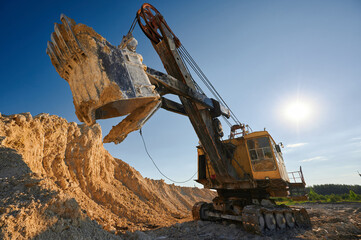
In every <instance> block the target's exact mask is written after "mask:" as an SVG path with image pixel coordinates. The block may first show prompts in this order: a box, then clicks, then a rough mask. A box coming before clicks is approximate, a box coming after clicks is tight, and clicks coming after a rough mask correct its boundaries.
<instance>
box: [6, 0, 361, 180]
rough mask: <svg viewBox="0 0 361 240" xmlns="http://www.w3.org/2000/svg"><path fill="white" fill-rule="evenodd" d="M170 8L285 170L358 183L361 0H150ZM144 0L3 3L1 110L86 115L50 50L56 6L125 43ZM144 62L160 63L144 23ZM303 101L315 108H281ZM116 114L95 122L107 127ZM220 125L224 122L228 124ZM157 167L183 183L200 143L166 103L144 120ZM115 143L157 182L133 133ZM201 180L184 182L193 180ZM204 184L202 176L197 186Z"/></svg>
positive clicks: (113, 148) (180, 32)
mask: <svg viewBox="0 0 361 240" xmlns="http://www.w3.org/2000/svg"><path fill="white" fill-rule="evenodd" d="M149 2H150V3H151V4H153V5H154V6H155V7H156V8H157V9H158V10H159V11H160V12H161V13H162V14H163V16H164V17H165V19H166V20H167V22H168V24H169V26H170V27H171V28H172V29H173V32H174V33H175V34H176V35H177V36H178V37H179V39H180V40H181V42H182V43H183V45H184V46H185V47H186V48H187V50H188V51H189V52H190V53H191V55H192V56H193V58H194V59H195V60H196V62H197V63H198V65H199V66H200V67H201V68H202V70H203V71H204V72H205V73H206V75H207V76H208V78H209V79H210V80H211V81H212V83H213V85H214V86H215V87H216V89H217V90H218V91H219V93H220V94H221V95H222V97H223V98H224V99H225V100H226V102H227V103H228V105H229V106H230V107H231V109H232V110H233V111H234V112H235V114H236V115H237V117H238V119H240V121H241V122H245V123H247V124H249V125H250V126H251V127H252V129H253V130H255V131H257V130H263V128H266V129H267V130H268V131H269V132H270V133H271V135H272V136H273V138H274V139H275V140H276V141H277V142H283V144H284V146H285V148H284V149H283V152H284V158H285V161H286V166H287V169H288V170H289V171H292V170H296V169H298V167H299V166H300V165H302V167H303V170H304V174H305V178H306V182H307V183H308V184H309V185H312V184H322V183H340V184H360V183H361V178H360V177H359V176H358V174H357V170H359V171H361V121H360V119H361V107H360V104H361V94H360V91H361V67H360V66H361V44H360V43H361V2H360V1H349V0H346V1H341V0H340V1H317V0H316V1H278V0H275V1H188V0H184V1H182V2H180V1H149ZM142 3H143V2H141V1H104V2H101V3H100V2H99V1H61V2H59V1H13V2H10V1H7V2H5V1H3V2H1V3H0V18H1V21H0V25H1V30H2V37H1V38H0V43H1V44H0V46H1V57H0V73H1V88H0V89H1V92H0V112H1V113H2V114H13V113H20V112H31V113H32V114H33V115H36V114H38V113H41V112H47V113H50V114H56V115H59V116H61V117H64V118H66V119H67V120H68V121H75V122H79V121H78V119H77V118H76V116H75V114H74V106H73V103H72V95H71V92H70V88H69V86H68V84H67V82H66V81H65V80H63V79H61V78H60V77H59V75H58V74H57V73H56V71H55V69H54V67H53V66H52V65H51V62H50V59H49V57H48V56H47V55H46V53H45V49H46V43H47V41H48V40H49V39H50V34H51V32H52V31H53V23H54V22H60V19H59V18H60V14H61V13H64V14H66V15H67V16H69V17H71V18H73V19H75V21H76V22H79V23H84V24H86V25H88V26H91V27H93V28H94V29H95V31H97V32H98V33H99V34H101V35H102V36H104V37H105V38H106V39H107V40H108V41H109V42H110V43H112V44H113V45H118V44H119V42H120V41H121V38H122V36H123V35H125V34H126V33H127V31H128V29H129V27H130V25H131V23H132V21H133V19H134V17H135V13H136V11H137V10H138V9H139V7H140V6H141V4H142ZM134 36H135V37H136V38H137V40H138V42H139V45H138V49H137V52H138V53H140V54H142V55H143V58H144V64H146V65H148V66H149V67H152V68H154V69H158V70H160V71H164V69H163V66H162V64H161V62H160V60H159V58H158V56H157V54H156V53H155V51H154V49H153V48H152V46H151V44H150V42H149V40H148V39H147V38H146V37H145V36H144V35H143V33H142V32H141V30H140V28H139V27H138V26H137V27H136V28H135V30H134ZM295 101H299V102H301V103H304V104H305V106H307V108H308V109H309V116H308V117H306V118H305V119H304V120H302V121H301V120H300V121H298V122H295V121H292V119H290V118H289V117H287V116H286V115H285V114H284V112H285V110H286V109H287V107H288V105H289V104H291V103H293V102H295ZM118 122H119V119H110V120H102V121H99V123H100V125H101V126H102V129H103V133H107V132H109V130H110V129H111V126H112V125H115V124H117V123H118ZM224 129H225V133H226V134H227V135H228V133H229V129H228V127H227V125H224ZM143 133H144V137H145V140H146V142H147V145H148V148H149V151H150V153H151V155H152V156H153V158H154V160H155V161H156V162H157V163H158V165H159V167H160V169H161V170H162V171H163V172H164V173H166V174H167V175H168V176H169V177H171V178H173V179H175V180H178V181H182V180H184V179H188V178H189V177H191V176H192V175H193V174H194V173H195V172H196V165H197V163H196V148H195V146H196V145H197V143H198V139H197V137H196V134H195V133H194V131H193V128H192V126H191V124H190V123H189V120H188V119H187V118H185V117H183V116H179V115H176V114H173V113H170V112H166V111H165V110H162V109H161V110H159V111H158V112H157V113H156V114H155V115H154V116H153V117H152V118H151V119H150V120H149V121H148V122H147V123H146V125H145V126H144V127H143ZM105 147H106V148H107V149H108V150H109V152H110V153H111V154H112V155H113V156H114V157H117V158H120V159H122V160H124V161H125V162H127V163H129V164H130V165H131V166H133V167H135V168H136V169H137V170H138V171H140V172H141V174H142V175H143V176H145V177H149V178H153V179H160V178H162V176H161V175H160V174H159V173H158V172H157V170H156V169H155V167H154V166H153V165H152V163H151V161H150V160H149V158H148V157H147V155H146V153H145V151H144V148H143V145H142V141H141V138H140V136H139V133H138V132H134V133H131V134H130V135H129V136H128V138H127V139H126V140H125V141H124V142H123V143H121V144H119V145H114V144H105ZM194 184H195V183H194V182H192V181H191V182H188V183H187V184H185V185H188V186H193V185H194ZM198 186H199V185H198Z"/></svg>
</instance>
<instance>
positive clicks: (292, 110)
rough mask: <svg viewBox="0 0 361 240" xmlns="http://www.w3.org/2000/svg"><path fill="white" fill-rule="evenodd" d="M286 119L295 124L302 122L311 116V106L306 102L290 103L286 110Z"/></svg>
mask: <svg viewBox="0 0 361 240" xmlns="http://www.w3.org/2000/svg"><path fill="white" fill-rule="evenodd" d="M285 115H286V117H287V118H288V119H289V120H291V121H293V122H297V123H299V122H302V121H305V120H307V119H308V118H309V117H310V115H311V106H310V105H309V104H307V103H306V102H304V101H300V100H297V101H294V102H290V103H289V104H288V105H287V106H286V108H285Z"/></svg>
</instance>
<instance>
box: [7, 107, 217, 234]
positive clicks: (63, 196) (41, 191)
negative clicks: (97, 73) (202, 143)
mask: <svg viewBox="0 0 361 240" xmlns="http://www.w3.org/2000/svg"><path fill="white" fill-rule="evenodd" d="M213 197H214V193H213V192H211V191H208V190H205V189H198V188H188V187H178V186H174V185H168V184H166V183H164V181H162V180H160V181H156V180H151V179H147V178H143V177H142V176H141V175H140V173H139V172H138V171H136V170H135V169H134V168H132V167H130V166H129V165H128V164H126V163H125V162H123V161H121V160H119V159H116V158H113V157H112V156H111V155H110V154H109V153H108V152H107V151H106V150H105V149H104V147H103V143H102V133H101V128H100V126H99V125H98V124H95V125H94V126H92V127H88V126H85V125H77V124H76V123H69V122H67V121H66V120H65V119H63V118H60V117H58V116H49V115H48V114H39V115H37V116H35V117H34V118H33V117H32V116H31V115H30V114H29V113H24V114H16V115H11V116H4V115H3V116H1V115H0V238H3V239H26V238H33V237H36V238H38V239H49V238H54V237H55V236H56V237H57V238H66V237H68V236H72V238H76V239H89V238H99V239H111V238H119V237H118V236H116V235H114V233H115V234H118V233H121V232H125V231H135V230H147V229H152V228H156V227H164V226H170V225H171V224H174V223H176V222H184V221H187V220H190V209H191V207H192V205H193V204H194V202H196V201H209V200H211V199H212V198H213ZM105 230H106V231H105ZM111 233H113V234H111Z"/></svg>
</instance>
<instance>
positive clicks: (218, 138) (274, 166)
mask: <svg viewBox="0 0 361 240" xmlns="http://www.w3.org/2000/svg"><path fill="white" fill-rule="evenodd" d="M60 19H61V23H60V24H58V23H55V26H54V32H53V33H52V34H51V41H49V42H48V45H47V49H46V52H47V54H48V55H49V57H50V59H51V62H52V64H53V65H54V67H55V69H56V71H57V72H58V73H59V75H60V76H61V77H62V78H63V79H65V80H66V81H67V82H68V83H69V85H70V89H71V91H72V94H73V102H74V106H75V113H76V115H77V117H78V119H79V120H80V121H81V122H84V123H85V124H87V125H89V126H91V125H93V124H95V123H96V120H97V119H109V118H114V117H119V116H125V117H124V118H123V120H122V121H121V122H120V123H119V124H118V125H116V126H114V127H113V128H112V129H111V131H110V132H109V133H108V135H107V136H105V137H104V140H103V142H104V143H110V142H114V143H116V144H118V143H120V142H122V141H123V140H124V139H125V138H126V137H127V135H128V134H129V133H131V132H132V131H136V130H139V129H141V128H142V126H143V125H144V124H145V123H146V121H147V120H148V119H149V118H150V117H151V116H152V115H153V114H154V113H155V112H156V111H157V110H158V109H159V108H163V109H165V110H167V111H171V112H173V113H177V114H181V115H184V116H186V117H188V118H189V120H190V122H191V124H192V126H193V128H194V131H195V132H196V134H197V136H198V138H199V145H198V146H197V152H198V159H197V162H198V178H197V179H196V181H197V182H198V183H200V184H202V185H203V186H204V187H205V188H207V189H213V190H215V191H217V195H218V196H217V197H215V198H214V199H213V201H212V202H211V203H206V202H198V203H196V204H195V205H194V206H193V209H192V215H193V218H194V220H204V221H219V220H226V221H237V222H241V224H242V225H243V227H244V229H245V230H247V231H249V232H253V233H256V234H263V233H266V232H275V231H280V230H285V229H291V228H295V227H299V228H308V227H310V226H311V222H310V218H309V215H308V213H307V211H306V210H305V209H304V208H302V207H289V206H286V205H277V204H276V203H275V201H274V200H273V199H274V198H275V197H292V198H296V199H298V200H300V199H305V198H307V196H306V193H305V185H306V183H305V180H304V177H303V173H302V169H301V168H300V171H295V172H291V173H287V171H286V167H285V162H284V160H283V156H282V151H281V144H277V143H276V142H275V140H274V139H273V138H272V137H271V135H270V134H269V133H268V132H267V131H265V130H264V131H256V132H253V131H251V130H250V128H249V126H248V125H246V124H243V123H240V122H239V121H238V119H237V118H236V116H235V114H234V113H233V112H232V111H231V110H230V108H229V107H228V105H227V104H226V102H225V101H224V100H223V98H222V97H221V96H220V94H219V93H218V92H217V91H216V89H215V88H214V87H213V85H212V84H211V83H210V81H209V80H208V78H207V77H206V76H205V75H204V73H203V72H202V71H201V69H200V68H199V67H198V65H197V64H196V63H195V61H194V60H193V58H192V57H191V56H190V54H189V53H188V51H187V50H186V49H185V47H184V46H183V45H182V43H181V41H180V40H179V39H178V38H177V37H176V35H175V34H174V33H173V31H172V30H171V28H170V27H169V26H168V24H167V22H166V21H165V19H164V17H163V16H162V15H161V14H160V13H159V11H158V10H157V9H156V8H155V7H154V6H152V5H150V4H148V3H144V4H143V5H142V6H141V8H140V9H139V10H138V11H137V13H136V17H135V19H134V21H133V23H132V25H131V28H130V30H129V31H128V34H127V35H126V36H124V37H123V39H122V41H121V43H120V44H119V46H113V45H111V44H110V43H109V42H108V41H107V40H106V39H104V38H103V37H102V36H101V35H99V34H98V33H96V32H95V31H94V30H93V29H92V28H90V27H88V26H86V25H84V24H77V23H76V22H75V21H74V20H73V19H71V18H68V17H67V16H65V15H64V14H62V15H61V17H60ZM136 23H138V24H139V26H140V28H141V30H142V31H143V32H144V34H145V35H146V36H147V37H148V38H149V40H150V41H151V44H152V46H153V47H154V49H155V51H156V52H157V54H158V55H159V57H160V59H161V61H162V63H163V65H164V68H165V70H166V72H167V73H163V72H160V71H157V70H155V69H152V68H150V67H148V66H146V65H144V64H143V58H142V56H141V55H140V54H138V53H137V52H136V47H137V45H138V42H137V40H136V39H135V38H134V37H133V34H132V32H133V30H134V28H135V26H136ZM189 68H192V69H193V72H194V73H195V74H197V75H198V76H199V78H200V79H201V80H202V81H203V82H204V84H205V85H206V86H207V87H209V89H210V91H211V92H212V93H213V95H214V97H215V99H214V98H209V97H208V96H207V95H206V94H205V93H204V92H203V90H202V89H201V88H200V86H199V85H198V84H197V82H196V81H195V80H194V78H193V76H192V74H191V71H190V70H189ZM168 94H172V95H175V96H178V97H179V101H176V100H171V99H169V98H167V97H166V95H168ZM219 118H224V120H225V121H226V122H227V123H230V122H229V120H228V119H233V120H234V121H235V124H233V125H230V134H229V136H228V138H227V139H223V136H224V133H223V127H222V125H221V121H220V120H219Z"/></svg>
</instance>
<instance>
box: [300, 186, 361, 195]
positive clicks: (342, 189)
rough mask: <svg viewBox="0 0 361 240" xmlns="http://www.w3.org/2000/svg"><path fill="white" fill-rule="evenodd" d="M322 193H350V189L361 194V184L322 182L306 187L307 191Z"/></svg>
mask: <svg viewBox="0 0 361 240" xmlns="http://www.w3.org/2000/svg"><path fill="white" fill-rule="evenodd" d="M311 189H312V191H313V192H315V193H317V194H320V195H331V194H337V195H342V194H349V193H350V191H352V192H354V193H355V194H361V185H346V184H321V185H313V186H311V187H306V191H307V193H308V194H309V193H310V192H311Z"/></svg>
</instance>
